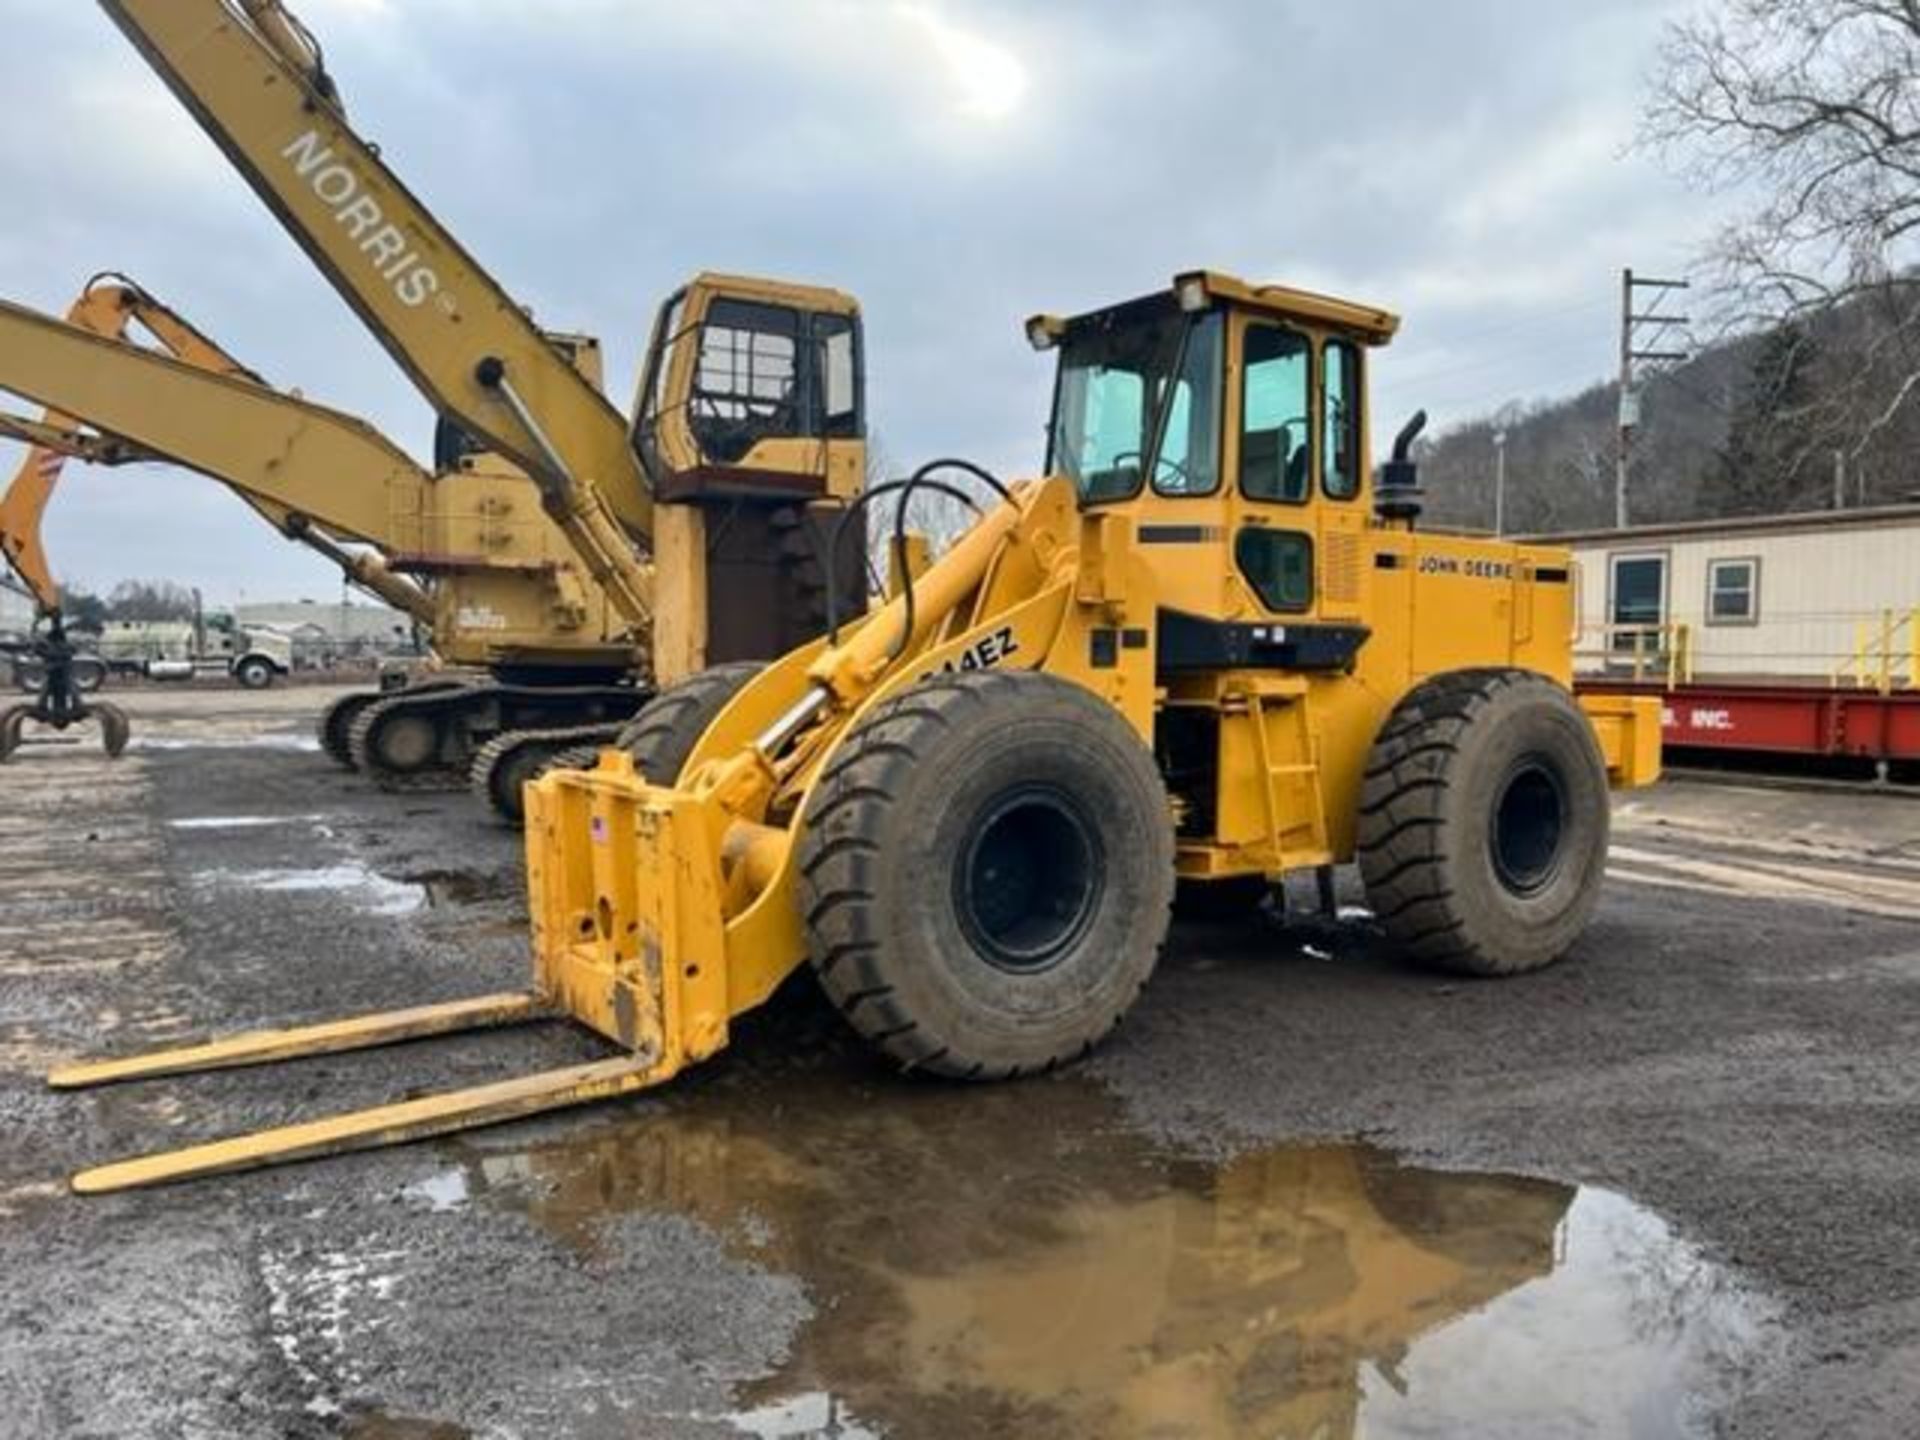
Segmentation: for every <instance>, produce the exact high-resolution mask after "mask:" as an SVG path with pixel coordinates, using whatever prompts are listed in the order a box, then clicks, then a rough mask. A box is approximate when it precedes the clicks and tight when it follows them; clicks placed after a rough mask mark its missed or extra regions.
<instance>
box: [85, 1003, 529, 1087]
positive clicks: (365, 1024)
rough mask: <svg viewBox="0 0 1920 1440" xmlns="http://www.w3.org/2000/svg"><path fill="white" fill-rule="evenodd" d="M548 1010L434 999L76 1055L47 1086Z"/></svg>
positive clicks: (338, 1048) (181, 1069)
mask: <svg viewBox="0 0 1920 1440" xmlns="http://www.w3.org/2000/svg"><path fill="white" fill-rule="evenodd" d="M552 1013H553V1012H552V1010H551V1009H550V1008H549V1007H548V1006H547V1004H546V1003H545V1002H544V1001H543V1000H542V999H541V998H540V997H539V996H538V995H535V994H533V993H531V992H529V991H522V990H515V991H508V992H505V993H503V994H498V995H476V996H473V997H472V998H471V999H467V1000H453V1001H449V1002H447V1003H445V1004H441V1005H417V1006H414V1007H413V1008H411V1009H408V1010H385V1011H382V1012H380V1013H379V1014H376V1015H355V1016H352V1017H350V1018H348V1019H345V1020H327V1021H323V1022H321V1023H320V1024H317V1025H299V1026H295V1027H293V1028H291V1029H286V1030H252V1031H249V1032H247V1033H246V1034H244V1035H230V1036H228V1037H227V1038H225V1039H223V1040H211V1041H208V1042H207V1043H206V1044H203V1045H184V1046H181V1047H179V1048H177V1049H172V1050H152V1051H148V1052H147V1053H146V1054H144V1055H128V1056H125V1057H124V1058H122V1059H118V1060H83V1061H80V1062H78V1063H76V1064H73V1065H63V1066H62V1067H60V1068H59V1069H58V1070H55V1071H54V1072H53V1073H52V1074H50V1075H48V1076H47V1084H49V1085H51V1086H52V1087H53V1088H54V1089H56V1090H78V1089H82V1088H84V1087H86V1086H89V1085H111V1084H113V1083H115V1082H116V1081H121V1080H144V1079H149V1078H151V1077H153V1076H157V1075H186V1074H191V1073H192V1072H194V1071H197V1070H226V1069H232V1068H235V1067H238V1066H242V1065H270V1064H273V1063H274V1062H276V1061H280V1060H297V1059H300V1058H302V1057H303V1056H308V1055H336V1054H339V1053H340V1052H342V1051H346V1050H367V1049H371V1048H372V1047H373V1046H376V1045H393V1044H397V1043H398V1042H400V1041H402V1040H419V1039H422V1038H424V1037H426V1036H429V1035H450V1034H452V1033H453V1032H455V1031H457V1030H482V1029H487V1028H489V1027H491V1026H495V1025H515V1024H519V1023H521V1022H522V1021H527V1020H544V1019H547V1018H549V1017H550V1016H551V1015H552Z"/></svg>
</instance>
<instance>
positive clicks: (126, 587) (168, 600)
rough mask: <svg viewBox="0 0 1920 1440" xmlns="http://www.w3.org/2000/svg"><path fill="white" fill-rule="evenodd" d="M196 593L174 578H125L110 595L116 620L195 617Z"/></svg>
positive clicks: (109, 603) (109, 608) (109, 604)
mask: <svg viewBox="0 0 1920 1440" xmlns="http://www.w3.org/2000/svg"><path fill="white" fill-rule="evenodd" d="M194 609H195V606H194V594H193V591H191V590H189V589H188V588H187V587H186V586H184V585H181V584H178V583H177V582H175V581H172V580H122V581H121V582H120V583H119V584H118V585H115V586H114V587H113V590H112V593H111V594H109V595H108V596H107V614H108V616H109V617H111V618H112V619H115V620H191V619H193V616H194Z"/></svg>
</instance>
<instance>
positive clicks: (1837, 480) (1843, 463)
mask: <svg viewBox="0 0 1920 1440" xmlns="http://www.w3.org/2000/svg"><path fill="white" fill-rule="evenodd" d="M1833 508H1834V509H1836V510H1844V509H1846V508H1847V452H1846V451H1844V450H1842V449H1841V448H1840V447H1839V446H1838V445H1836V446H1834V447H1833Z"/></svg>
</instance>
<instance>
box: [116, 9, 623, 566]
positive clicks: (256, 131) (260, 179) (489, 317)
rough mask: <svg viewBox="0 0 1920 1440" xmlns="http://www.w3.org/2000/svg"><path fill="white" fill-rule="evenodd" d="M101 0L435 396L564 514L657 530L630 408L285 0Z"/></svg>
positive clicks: (439, 406) (612, 559)
mask: <svg viewBox="0 0 1920 1440" xmlns="http://www.w3.org/2000/svg"><path fill="white" fill-rule="evenodd" d="M100 3H101V6H102V8H103V9H105V10H106V12H107V13H108V15H109V16H111V17H112V19H113V21H114V23H116V24H117V25H118V26H119V27H120V28H121V30H122V31H124V32H125V33H126V35H127V38H128V39H129V40H131V41H132V42H133V45H134V47H135V48H136V49H138V50H139V52H140V54H141V55H142V56H143V57H144V58H145V59H146V61H147V63H148V64H149V65H151V66H152V67H153V69H154V70H155V71H156V72H157V73H158V74H159V75H160V77H161V78H162V79H163V80H165V81H166V83H167V85H168V86H169V87H170V88H171V89H172V90H173V92H174V94H175V95H176V96H178V97H179V99H180V101H181V102H182V103H183V104H184V105H185V106H186V107H187V109H188V110H189V111H191V112H192V114H193V116H194V118H195V120H197V121H198V122H199V124H200V126H201V128H202V129H204V130H205V131H206V132H207V134H208V135H209V136H211V137H212V138H213V140H214V141H215V142H216V143H217V144H218V145H219V146H220V148H221V149H222V150H223V151H224V152H225V153H226V156H227V158H228V159H229V160H230V161H231V162H232V163H233V165H234V167H235V168H236V169H237V170H239V171H240V173H241V174H242V175H243V176H244V177H245V178H246V180H247V183H248V184H250V185H251V186H252V187H253V189H254V190H255V191H256V192H257V193H258V194H259V196H260V198H261V199H262V200H263V201H264V202H265V203H266V205H267V207H268V208H269V209H270V210H272V211H273V213H274V214H275V215H276V216H277V217H278V218H279V220H280V222H281V224H282V225H284V226H285V227H286V229H287V231H288V233H290V234H291V235H292V236H293V238H294V239H295V240H296V241H297V242H298V243H299V244H300V246H301V248H302V249H304V250H305V251H306V252H307V254H308V256H309V257H310V258H311V259H312V260H313V262H314V264H315V265H317V266H318V267H319V268H320V270H321V271H322V273H324V274H325V275H326V276H327V278H328V279H329V280H330V281H331V282H332V283H333V285H334V288H335V289H337V290H338V291H339V292H340V294H341V296H342V297H343V298H344V299H345V300H346V301H347V303H348V304H349V305H351V306H352V307H353V309H354V311H355V312H356V313H357V314H358V315H359V316H360V318H361V320H362V321H363V322H364V323H365V324H366V326H367V327H368V329H369V330H371V331H372V333H373V335H374V336H375V338H376V339H378V340H379V341H380V343H381V344H382V345H384V346H385V347H386V349H387V351H388V353H389V354H391V355H392V356H393V358H394V360H395V361H396V362H397V363H398V364H399V365H400V367H401V368H402V369H403V370H405V371H406V373H407V374H408V375H409V376H410V377H411V378H412V380H413V383H414V384H415V385H416V386H417V387H418V388H419V390H420V391H421V393H422V394H423V395H425V396H426V398H427V400H428V401H429V403H431V404H432V405H433V407H434V409H435V410H436V411H438V412H439V413H440V414H441V415H442V416H444V417H446V418H448V419H451V420H454V421H456V422H457V423H458V424H459V425H460V426H461V427H462V428H463V429H465V430H467V431H468V432H470V433H471V434H473V435H475V436H476V437H478V438H479V439H481V440H482V441H483V442H485V444H486V445H487V446H488V447H489V448H491V449H494V450H496V451H498V452H499V453H501V454H502V455H505V456H507V457H508V458H509V459H511V460H512V461H514V463H515V464H517V465H519V466H520V467H521V468H522V469H524V470H526V471H527V473H528V474H530V475H532V476H534V477H535V478H536V480H537V481H538V482H539V483H540V484H541V485H542V488H543V491H546V492H548V493H549V494H550V495H551V497H552V498H551V499H550V500H549V502H548V503H549V509H550V510H551V511H553V512H554V518H555V519H556V520H557V521H559V522H560V523H561V524H562V525H563V526H565V525H568V524H569V523H570V522H569V519H568V518H566V517H568V516H577V515H579V514H580V513H581V512H582V511H585V510H592V509H595V508H598V509H600V510H601V511H602V512H603V513H610V514H611V515H612V517H613V518H614V519H615V520H617V522H618V524H619V525H620V527H621V528H623V529H624V530H625V531H626V532H628V533H629V534H630V535H632V536H633V537H635V538H637V539H639V540H641V541H642V542H646V541H648V540H650V538H651V534H652V525H653V502H652V498H651V496H650V495H649V493H648V491H647V488H646V485H645V483H644V479H643V476H642V474H641V471H640V467H639V462H638V460H637V459H636V457H635V456H634V453H633V451H632V449H631V448H630V447H629V445H628V440H627V425H626V422H625V420H624V419H623V418H622V417H621V415H620V414H619V412H618V411H616V410H615V409H614V408H613V406H612V405H610V404H609V403H608V402H607V400H606V398H605V396H603V395H602V394H601V393H600V392H599V391H598V390H597V389H596V388H595V387H594V386H593V385H592V384H590V383H589V382H588V381H587V380H586V379H585V378H583V377H582V376H581V375H580V374H579V373H578V372H577V371H576V370H575V369H574V368H573V367H572V366H571V365H569V364H568V363H567V362H566V360H565V359H564V358H562V357H561V356H560V355H558V354H557V353H555V351H554V350H553V348H552V347H551V346H550V345H549V344H548V342H547V340H546V338H545V336H544V335H543V334H542V333H541V331H540V328H539V327H538V326H537V325H535V324H534V322H533V320H532V319H531V318H530V317H529V316H528V314H527V312H526V311H525V310H523V309H522V308H521V307H520V306H519V305H518V304H517V303H516V302H515V301H514V299H513V297H512V296H510V295H509V294H507V293H506V291H504V290H503V289H501V287H500V286H499V285H498V284H497V283H496V282H495V281H494V280H493V279H492V277H491V276H489V275H488V273H487V272H486V271H485V270H484V269H483V268H482V267H481V266H480V264H479V263H478V262H477V261H475V260H474V259H473V257H472V256H470V255H468V254H467V252H466V251H465V250H464V249H463V248H462V247H461V246H460V244H459V242H458V241H456V240H455V239H454V237H453V236H452V234H450V233H449V232H448V231H447V229H446V228H445V227H444V226H442V225H441V224H440V222H439V221H438V220H437V219H435V218H434V216H433V214H432V212H431V211H429V210H428V209H427V208H426V206H425V205H423V204H422V203H421V202H420V201H419V200H418V199H417V198H416V197H415V196H414V195H413V194H412V193H410V192H409V191H408V190H407V188H406V187H405V186H404V185H403V184H401V182H400V181H399V180H398V179H397V178H396V177H395V176H394V175H393V173H392V172H391V171H389V170H388V169H387V167H386V165H385V164H384V163H383V162H382V160H381V158H380V156H379V155H378V153H377V151H376V150H375V148H374V147H373V146H371V145H369V144H368V143H367V142H366V141H364V140H362V139H361V138H360V136H359V135H357V134H356V133H355V132H354V130H353V129H352V127H351V126H350V125H349V124H348V123H347V119H346V115H345V111H344V109H343V108H342V106H341V104H340V100H339V95H338V92H337V90H336V89H335V87H334V85H333V83H332V81H331V80H330V79H329V78H328V76H327V73H326V70H325V67H324V64H323V61H322V57H321V54H320V49H319V46H318V45H317V44H316V43H315V42H314V41H313V39H312V37H311V36H310V35H309V34H308V33H307V31H306V30H305V28H304V27H302V26H301V25H300V24H299V22H298V21H297V20H295V19H294V18H293V16H292V15H291V14H290V13H288V11H287V10H286V9H285V7H284V6H282V5H281V4H279V3H278V0H100ZM583 488H588V489H592V490H597V491H598V492H599V494H600V496H601V497H602V500H601V504H600V505H599V506H598V507H596V506H595V505H594V504H593V502H592V501H591V500H590V499H588V498H587V497H584V496H582V495H580V494H579V493H578V492H580V491H581V490H582V489H583ZM580 523H581V525H582V528H583V529H589V528H591V526H590V525H588V524H586V523H585V522H580ZM587 548H589V549H590V550H599V549H600V548H601V546H600V545H599V543H598V542H590V544H589V546H588V547H587ZM602 559H603V560H604V562H605V563H607V564H608V565H610V566H612V567H613V568H615V569H618V568H620V567H619V563H618V557H617V556H604V557H602ZM631 578H632V577H631V575H629V577H628V579H629V582H631Z"/></svg>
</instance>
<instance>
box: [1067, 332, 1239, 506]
mask: <svg viewBox="0 0 1920 1440" xmlns="http://www.w3.org/2000/svg"><path fill="white" fill-rule="evenodd" d="M1220 333H1221V321H1220V316H1219V315H1218V314H1207V315H1199V316H1190V315H1186V314H1183V313H1182V312H1180V311H1178V310H1175V309H1172V308H1171V307H1169V308H1167V309H1165V310H1156V311H1154V312H1148V313H1145V314H1137V315H1132V316H1127V315H1123V314H1115V315H1114V316H1112V317H1111V318H1110V320H1109V321H1108V323H1105V324H1098V323H1096V324H1093V325H1089V326H1087V327H1086V328H1085V329H1084V330H1081V331H1079V333H1069V334H1068V336H1067V337H1066V339H1065V340H1064V342H1063V343H1062V345H1061V348H1060V381H1059V390H1058V394H1057V397H1056V399H1055V402H1054V415H1053V426H1052V429H1051V432H1050V433H1049V435H1048V455H1049V467H1050V468H1052V469H1055V470H1060V471H1063V472H1065V473H1066V475H1067V476H1069V477H1070V478H1071V479H1072V480H1073V483H1074V487H1075V488H1076V489H1077V490H1078V491H1079V492H1080V499H1081V502H1082V503H1083V504H1090V505H1092V504H1099V503H1101V502H1103V501H1109V500H1123V499H1125V498H1127V497H1128V496H1130V495H1134V494H1136V493H1138V491H1139V489H1140V484H1141V480H1142V478H1143V477H1144V476H1146V475H1147V474H1148V473H1149V472H1151V474H1152V478H1153V486H1154V489H1155V490H1157V491H1159V492H1160V493H1161V494H1163V495H1206V494H1210V493H1211V492H1212V491H1213V490H1214V488H1215V485H1216V483H1217V478H1218V476H1217V465H1218V454H1219V445H1218V443H1217V437H1218V422H1219V410H1220V406H1219V389H1220V385H1219V375H1220ZM1156 452H1157V453H1156Z"/></svg>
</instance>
